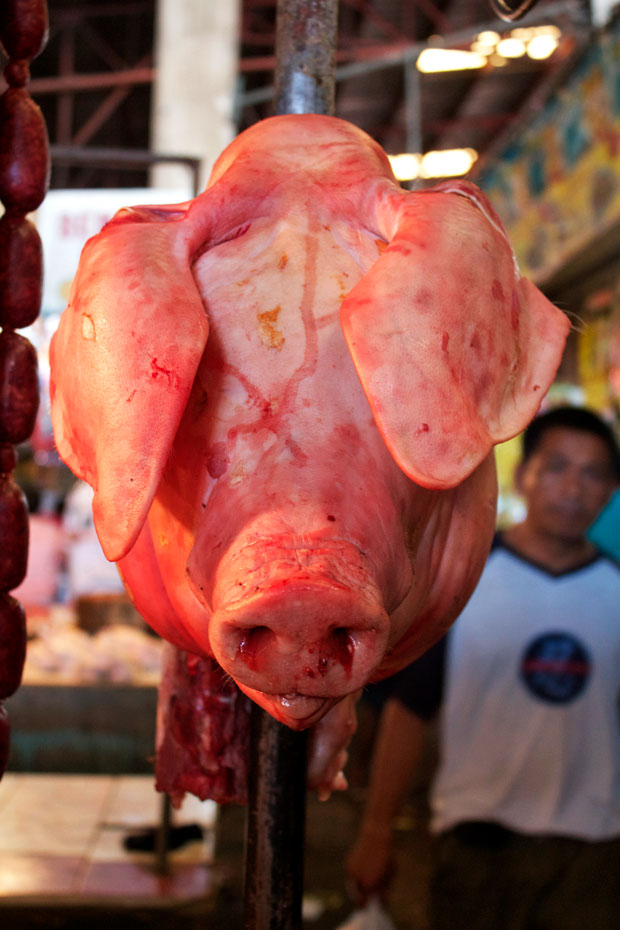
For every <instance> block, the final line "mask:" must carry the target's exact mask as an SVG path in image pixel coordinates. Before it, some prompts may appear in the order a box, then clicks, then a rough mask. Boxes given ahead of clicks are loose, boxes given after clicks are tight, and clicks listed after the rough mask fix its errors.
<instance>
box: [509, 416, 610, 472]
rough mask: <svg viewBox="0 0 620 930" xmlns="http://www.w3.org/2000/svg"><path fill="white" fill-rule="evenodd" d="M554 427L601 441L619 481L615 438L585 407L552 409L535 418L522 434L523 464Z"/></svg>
mask: <svg viewBox="0 0 620 930" xmlns="http://www.w3.org/2000/svg"><path fill="white" fill-rule="evenodd" d="M556 426H561V427H564V428H566V429H576V430H580V431H581V432H582V433H591V434H592V435H593V436H598V437H599V438H600V439H602V440H603V442H604V443H605V445H606V446H607V448H608V449H609V454H610V456H611V464H612V468H613V471H614V475H615V477H616V479H617V480H620V450H619V449H618V443H617V442H616V437H615V436H614V433H613V431H612V429H611V427H610V426H608V424H607V423H606V422H605V420H603V419H602V418H601V417H600V416H599V415H598V413H595V412H594V411H593V410H588V409H587V408H586V407H571V406H565V407H553V408H552V409H551V410H549V411H547V413H542V414H540V416H537V417H535V418H534V419H533V420H532V422H531V423H530V425H529V426H528V427H527V429H526V430H525V432H524V433H523V461H524V462H526V461H527V460H528V459H529V458H530V456H531V455H532V454H533V453H534V452H535V451H536V449H537V448H538V446H539V445H540V442H541V440H542V438H543V436H544V435H545V433H546V432H547V430H550V429H552V428H553V427H556Z"/></svg>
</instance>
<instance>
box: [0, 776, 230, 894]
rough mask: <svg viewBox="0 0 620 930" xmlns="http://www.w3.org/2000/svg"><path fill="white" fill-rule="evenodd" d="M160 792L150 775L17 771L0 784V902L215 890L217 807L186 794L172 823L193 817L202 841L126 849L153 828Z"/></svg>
mask: <svg viewBox="0 0 620 930" xmlns="http://www.w3.org/2000/svg"><path fill="white" fill-rule="evenodd" d="M161 804H162V800H161V795H159V794H158V793H157V792H156V791H155V789H154V786H153V779H152V777H150V776H127V777H118V776H117V777H109V776H104V775H92V776H88V777H85V776H72V775H22V774H20V775H17V774H11V773H8V774H6V775H5V776H4V778H3V780H2V783H1V785H0V906H2V905H4V904H6V903H7V902H9V901H10V900H14V899H18V898H22V897H24V896H27V897H40V898H47V897H59V896H60V897H70V896H76V897H77V896H79V898H80V900H81V901H82V902H83V901H84V900H87V899H89V898H105V897H114V896H122V897H123V898H124V899H125V900H127V899H128V898H135V899H140V900H149V899H166V900H184V899H191V898H199V897H204V896H206V895H208V894H210V893H212V892H213V888H214V880H213V871H212V869H211V868H210V866H211V864H212V859H213V837H214V826H215V817H216V807H215V805H214V804H213V802H205V803H201V802H200V801H198V800H197V799H196V798H194V797H192V796H189V795H188V796H187V798H186V801H185V803H184V805H183V807H182V808H181V810H180V811H174V812H173V814H172V824H173V826H175V827H176V826H181V825H183V824H189V823H195V824H198V825H199V826H200V827H202V830H203V836H204V839H203V840H198V841H192V842H191V843H188V844H186V845H184V846H182V847H181V848H180V849H178V850H175V851H174V852H170V853H169V854H168V871H167V874H165V875H162V874H158V870H157V862H156V857H155V854H154V853H151V852H148V853H144V852H141V853H135V852H128V851H127V850H126V849H125V848H124V846H123V840H124V838H125V837H126V836H127V835H129V834H132V833H139V832H141V831H143V830H146V829H149V828H153V827H156V826H157V825H158V823H159V820H160V816H161Z"/></svg>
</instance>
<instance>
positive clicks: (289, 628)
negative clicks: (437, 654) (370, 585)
mask: <svg viewBox="0 0 620 930" xmlns="http://www.w3.org/2000/svg"><path fill="white" fill-rule="evenodd" d="M388 629H389V619H388V616H387V614H386V613H385V611H384V610H383V608H382V607H381V606H380V605H379V604H375V603H372V602H365V601H363V600H361V599H360V598H359V596H358V597H356V596H355V594H354V592H352V591H349V590H346V589H339V588H334V587H330V586H327V585H322V584H314V585H308V586H304V587H300V586H298V585H296V584H295V583H294V582H293V583H291V584H287V585H285V586H283V587H282V588H281V589H280V590H273V589H272V590H270V591H268V592H265V593H261V594H260V595H259V596H258V597H255V598H251V599H250V600H248V601H246V602H245V603H242V604H239V605H235V606H233V607H231V608H224V609H221V610H218V611H216V613H215V614H214V616H213V617H212V619H211V626H210V637H211V647H212V649H213V652H214V655H215V657H216V659H217V660H218V662H219V663H220V665H221V666H222V667H223V668H224V669H225V670H226V671H227V672H228V673H229V674H230V675H231V676H232V677H233V678H234V679H235V681H236V682H237V683H238V684H239V685H240V687H242V688H243V689H244V690H248V689H251V690H252V691H253V692H255V691H259V692H262V693H263V694H264V695H265V700H266V701H267V702H268V704H269V710H270V711H273V706H272V705H273V704H275V705H276V706H277V709H278V713H277V716H278V717H279V719H281V720H282V721H283V722H285V723H288V724H289V725H293V726H300V725H302V724H303V725H306V718H308V717H309V716H310V715H311V714H312V715H313V714H314V712H315V711H316V710H318V709H321V710H323V711H324V710H325V709H326V705H325V699H326V698H331V699H333V700H337V699H339V698H341V697H343V696H344V695H345V694H348V693H350V692H352V691H355V690H357V689H358V688H361V687H362V686H363V685H364V684H365V682H366V681H368V678H369V677H370V675H371V673H372V671H373V669H374V668H375V667H376V666H377V665H378V663H379V661H380V660H381V658H382V656H383V654H384V652H385V648H386V645H387V638H388ZM311 699H314V700H311ZM265 700H263V701H260V703H262V704H265ZM333 700H332V701H331V702H330V703H333ZM324 705H325V706H324Z"/></svg>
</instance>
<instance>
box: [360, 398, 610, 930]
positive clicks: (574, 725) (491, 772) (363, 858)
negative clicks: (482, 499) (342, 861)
mask: <svg viewBox="0 0 620 930" xmlns="http://www.w3.org/2000/svg"><path fill="white" fill-rule="evenodd" d="M619 479H620V457H619V453H618V447H617V444H616V441H615V438H614V436H613V433H612V432H611V430H610V429H609V428H608V427H607V425H606V424H605V422H604V421H602V420H601V419H600V418H599V417H598V416H597V415H595V414H594V413H592V412H590V411H588V410H583V409H579V408H572V407H563V408H557V409H555V410H552V411H550V412H549V413H547V414H543V415H542V416H540V417H538V418H537V419H535V420H534V421H533V423H532V424H530V426H529V427H528V429H527V430H526V432H525V434H524V437H523V456H522V460H521V462H520V464H519V466H518V468H517V472H516V476H515V480H516V484H517V489H518V491H519V492H520V494H521V495H522V496H523V498H524V500H525V504H526V508H527V512H526V517H525V520H524V521H523V522H522V523H520V524H517V525H516V526H514V527H512V528H510V529H508V530H506V531H505V532H503V533H501V534H498V536H497V537H496V540H495V543H494V547H493V549H492V551H491V554H490V556H489V559H488V561H487V564H486V566H485V569H484V571H483V574H482V577H481V579H480V582H479V584H478V587H477V588H476V590H475V592H474V594H473V596H472V598H471V600H470V601H469V603H468V605H467V606H466V608H465V610H464V611H463V613H462V614H461V616H460V617H459V618H458V620H457V621H456V623H455V625H454V626H453V628H452V629H451V631H450V633H449V634H448V635H447V637H445V639H444V640H442V641H441V642H440V643H439V644H437V645H436V646H435V647H433V648H432V649H431V650H429V652H427V653H426V654H425V655H424V656H423V657H422V658H421V659H420V660H418V661H417V662H416V663H414V664H413V665H412V666H410V667H409V668H408V669H405V670H404V671H403V672H401V673H399V675H397V676H394V679H393V681H392V686H391V694H390V697H389V698H388V700H387V702H386V704H385V707H384V710H383V713H382V717H381V722H380V727H379V732H378V736H377V741H376V745H375V749H374V755H373V761H372V766H371V775H370V782H369V788H368V796H367V800H366V805H365V810H364V816H363V820H362V823H361V825H360V830H359V833H358V836H357V838H356V840H355V843H354V845H353V847H352V848H351V850H350V853H349V856H348V858H347V862H346V871H347V873H348V875H349V878H350V880H351V882H352V883H353V885H354V887H355V888H356V890H357V894H358V897H359V899H360V900H362V901H363V900H366V899H367V898H368V897H369V896H371V895H373V894H379V895H381V896H385V894H386V891H387V888H388V886H389V880H390V874H391V869H392V868H393V841H394V838H393V821H394V817H395V815H396V814H397V813H398V811H399V810H400V807H401V805H402V803H403V801H404V799H405V798H406V796H407V793H408V791H409V788H410V785H411V782H412V779H413V775H414V773H415V770H416V766H417V764H418V759H419V755H420V750H421V745H422V734H423V729H424V726H425V724H424V721H425V720H428V719H430V718H431V717H432V716H433V715H434V714H435V713H436V711H437V710H438V709H439V707H440V706H441V715H440V748H439V757H440V758H439V766H438V771H437V773H436V775H435V777H434V780H433V784H432V788H431V794H430V806H431V823H430V828H431V831H432V833H433V834H434V837H435V838H434V840H433V860H434V861H433V871H432V878H431V887H430V892H429V898H430V905H429V908H430V926H431V928H432V930H448V928H450V930H455V928H457V930H458V928H467V930H498V928H500V927H501V928H502V930H584V928H586V927H587V928H588V930H610V928H611V927H615V926H620V882H619V881H618V875H620V722H619V718H618V709H619V698H620V568H619V567H618V565H617V564H616V563H615V562H613V561H612V560H611V559H609V558H607V557H606V556H604V555H603V554H602V552H601V551H600V550H599V549H598V548H597V547H596V545H595V544H594V543H593V542H592V541H591V540H589V539H588V537H587V535H586V534H587V531H588V528H589V526H590V525H591V524H592V522H593V521H594V520H595V518H596V517H597V515H598V514H599V512H600V511H601V510H602V508H603V507H604V506H605V504H606V503H607V501H608V500H609V498H610V496H611V494H612V492H613V491H614V489H615V488H616V487H617V485H618V482H619Z"/></svg>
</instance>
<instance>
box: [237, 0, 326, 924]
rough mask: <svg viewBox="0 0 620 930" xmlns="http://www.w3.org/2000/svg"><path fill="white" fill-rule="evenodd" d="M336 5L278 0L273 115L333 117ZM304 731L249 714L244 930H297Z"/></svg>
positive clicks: (254, 711)
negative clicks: (317, 114)
mask: <svg viewBox="0 0 620 930" xmlns="http://www.w3.org/2000/svg"><path fill="white" fill-rule="evenodd" d="M337 24H338V0H278V7H277V21H276V76H275V77H276V93H275V112H276V114H278V115H282V114H285V113H320V114H324V115H327V116H330V115H333V113H334V97H335V84H336V81H335V62H336V33H337ZM306 746H307V739H306V733H305V732H301V733H299V732H295V731H293V730H289V729H288V728H287V727H285V726H283V725H282V724H281V723H278V722H277V721H276V720H274V719H273V718H272V717H270V716H269V715H268V714H266V713H265V712H264V711H263V710H261V708H260V707H257V706H256V705H254V706H253V708H252V736H251V748H250V778H249V790H248V819H247V834H246V853H245V855H246V862H245V898H244V915H243V917H244V922H243V927H244V930H301V927H302V917H301V901H302V893H303V868H304V828H305V817H306V755H307V753H306Z"/></svg>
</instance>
